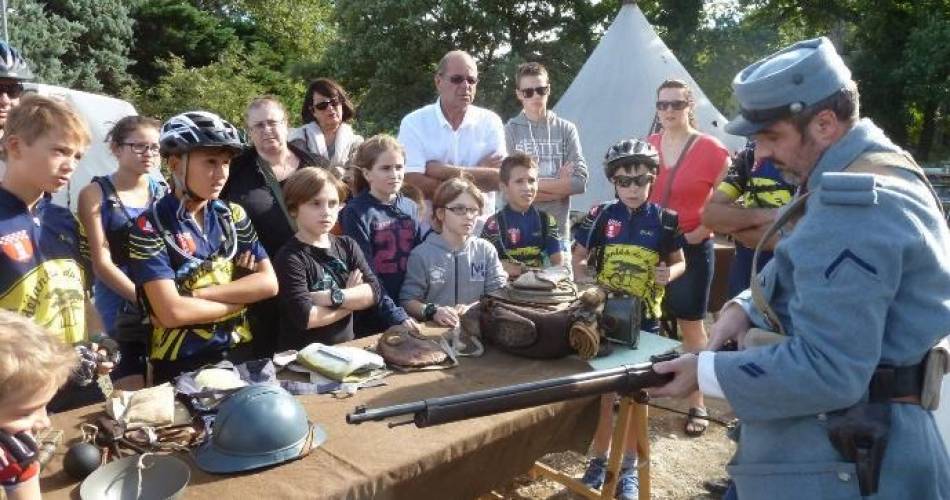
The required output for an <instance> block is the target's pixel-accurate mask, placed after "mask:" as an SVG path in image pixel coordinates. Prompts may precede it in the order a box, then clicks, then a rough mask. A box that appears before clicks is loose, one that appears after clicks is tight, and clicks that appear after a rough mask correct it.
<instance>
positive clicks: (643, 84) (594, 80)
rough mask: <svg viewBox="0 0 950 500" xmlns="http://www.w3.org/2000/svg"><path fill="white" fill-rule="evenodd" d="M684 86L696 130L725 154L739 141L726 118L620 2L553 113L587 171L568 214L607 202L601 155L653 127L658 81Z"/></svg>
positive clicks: (634, 10)
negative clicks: (574, 133) (567, 124)
mask: <svg viewBox="0 0 950 500" xmlns="http://www.w3.org/2000/svg"><path fill="white" fill-rule="evenodd" d="M670 78H678V79H681V80H684V81H686V82H688V83H689V85H690V87H692V89H693V95H694V96H695V98H696V121H697V128H699V130H700V131H702V132H705V133H707V134H711V135H714V136H716V137H717V138H719V140H721V141H722V142H723V143H724V144H726V146H727V147H728V148H729V149H730V151H737V150H739V149H740V148H741V147H742V146H743V145H744V144H745V139H743V138H741V137H736V136H733V135H729V134H727V133H726V132H725V131H724V130H723V126H724V125H725V124H726V122H727V121H728V120H726V118H725V117H723V116H722V114H720V113H719V111H718V110H717V109H716V107H715V106H713V104H712V103H711V102H710V101H709V99H707V98H706V96H705V94H703V91H702V89H700V87H699V85H697V84H696V82H695V81H694V80H693V78H692V77H690V75H689V73H688V72H687V71H686V69H685V68H684V67H683V65H682V64H680V62H679V61H678V60H677V59H676V56H674V55H673V52H671V51H670V49H669V48H668V47H667V46H666V44H664V43H663V40H661V39H660V37H659V36H657V34H656V31H654V30H653V27H652V26H650V23H649V22H648V21H647V19H646V17H644V15H643V12H641V11H640V8H639V7H638V6H637V5H636V3H635V2H625V3H624V5H623V7H622V8H621V9H620V13H619V14H618V15H617V18H616V19H615V20H614V22H613V24H611V25H610V28H609V29H608V30H607V32H606V33H605V34H604V36H603V38H602V39H601V41H600V44H598V45H597V48H596V49H594V52H593V53H592V54H591V55H590V58H589V59H587V62H586V63H584V66H583V67H582V68H581V70H580V72H579V73H578V74H577V77H575V78H574V81H573V82H572V83H571V86H570V87H568V89H567V91H566V92H564V95H563V96H561V99H560V100H559V101H558V103H557V105H556V106H555V107H554V111H555V112H556V113H557V114H558V116H561V117H562V118H565V119H567V120H570V121H572V122H574V124H575V125H577V130H578V133H579V135H580V139H581V146H582V147H583V149H584V157H585V158H586V159H587V164H588V166H589V167H590V169H591V176H590V180H589V182H588V184H587V192H586V193H584V194H583V195H580V196H574V197H573V198H571V200H572V201H571V209H572V210H585V211H586V210H587V209H588V208H590V207H591V206H592V205H593V204H595V203H600V202H603V201H605V200H609V199H612V198H613V196H614V189H613V186H611V185H610V184H609V183H608V182H607V180H606V179H605V178H604V176H603V173H602V169H601V167H602V160H603V157H604V153H605V152H606V151H607V148H608V147H610V145H612V144H614V143H615V142H617V141H618V140H621V139H626V138H631V137H638V138H642V137H646V135H647V134H649V133H650V131H651V127H652V125H653V120H654V116H655V114H656V112H655V103H656V88H657V87H659V86H660V83H662V82H663V81H664V80H667V79H670Z"/></svg>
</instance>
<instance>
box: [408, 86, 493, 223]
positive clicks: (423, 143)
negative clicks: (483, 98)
mask: <svg viewBox="0 0 950 500" xmlns="http://www.w3.org/2000/svg"><path fill="white" fill-rule="evenodd" d="M399 143H400V144H402V146H403V148H405V149H406V172H418V173H425V169H426V162H429V161H433V160H435V161H440V162H443V163H447V164H449V165H455V166H475V165H477V164H478V161H479V160H481V159H482V158H484V157H485V156H487V155H489V154H498V155H501V156H507V154H508V152H507V150H506V148H505V127H504V125H503V124H502V122H501V118H500V117H499V116H498V115H497V114H495V113H494V112H492V111H489V110H487V109H485V108H480V107H478V106H474V105H469V106H468V109H467V110H466V111H465V118H463V119H462V124H461V125H459V128H458V129H456V130H453V129H452V125H451V124H449V122H448V120H446V119H445V115H444V114H443V113H442V107H441V105H440V103H439V101H438V100H436V101H435V103H433V104H429V105H427V106H423V107H421V108H419V109H417V110H415V111H413V112H412V113H409V114H408V115H406V116H405V117H403V119H402V124H400V126H399ZM485 211H486V213H488V214H491V213H494V211H495V193H493V192H489V193H485Z"/></svg>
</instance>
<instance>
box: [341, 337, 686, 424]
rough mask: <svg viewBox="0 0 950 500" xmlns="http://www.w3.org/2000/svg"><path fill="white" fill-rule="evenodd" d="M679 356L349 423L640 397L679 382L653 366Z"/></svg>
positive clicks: (361, 413) (406, 406)
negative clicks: (602, 396)
mask: <svg viewBox="0 0 950 500" xmlns="http://www.w3.org/2000/svg"><path fill="white" fill-rule="evenodd" d="M677 356H679V355H678V354H677V353H675V352H670V353H666V354H660V355H658V356H652V357H651V358H650V362H649V363H640V364H636V365H623V366H619V367H617V368H611V369H608V370H598V371H593V372H587V373H579V374H576V375H568V376H566V377H559V378H553V379H548V380H540V381H538V382H527V383H524V384H517V385H510V386H506V387H498V388H495V389H486V390H481V391H475V392H468V393H464V394H455V395H451V396H443V397H438V398H431V399H424V400H422V401H414V402H411V403H403V404H398V405H392V406H384V407H381V408H367V407H366V406H365V405H361V406H358V407H356V409H355V410H354V411H353V413H349V414H347V416H346V422H347V423H349V424H360V423H363V422H367V421H378V420H383V419H386V418H391V417H400V416H403V415H412V419H411V420H404V421H400V422H391V423H390V424H389V426H390V427H395V426H397V425H405V424H412V423H414V424H416V427H429V426H432V425H440V424H445V423H449V422H456V421H459V420H466V419H470V418H476V417H484V416H486V415H494V414H496V413H504V412H508V411H514V410H520V409H523V408H530V407H533V406H541V405H546V404H549V403H557V402H560V401H567V400H570V399H576V398H582V397H585V396H595V395H599V394H609V393H612V392H618V393H620V394H624V395H628V394H631V395H636V394H637V393H639V392H640V391H642V390H643V389H645V388H648V387H659V386H662V385H665V384H666V383H667V382H669V381H670V380H673V374H671V373H667V374H659V373H656V372H655V371H653V364H654V363H659V362H661V361H669V360H672V359H675V358H676V357H677Z"/></svg>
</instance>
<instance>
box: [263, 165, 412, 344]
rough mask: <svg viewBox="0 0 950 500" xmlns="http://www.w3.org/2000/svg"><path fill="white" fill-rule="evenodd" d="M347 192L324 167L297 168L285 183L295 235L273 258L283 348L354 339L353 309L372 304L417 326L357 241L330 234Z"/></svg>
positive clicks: (391, 318)
mask: <svg viewBox="0 0 950 500" xmlns="http://www.w3.org/2000/svg"><path fill="white" fill-rule="evenodd" d="M344 191H345V188H344V187H343V184H342V183H341V182H340V181H339V180H337V178H336V177H334V176H333V174H331V173H329V172H328V171H326V170H324V169H320V168H305V169H300V170H297V171H296V172H294V173H293V174H292V175H291V176H290V178H288V179H287V181H286V182H285V183H284V199H285V200H286V202H287V211H288V212H289V213H290V215H291V217H293V218H294V220H295V221H296V223H297V233H296V234H295V235H294V237H293V238H291V239H290V241H288V242H287V243H286V244H285V245H284V246H283V248H281V249H280V251H279V252H278V253H277V257H276V258H275V259H274V267H275V269H276V270H277V280H278V282H279V285H280V291H279V292H278V302H279V303H280V312H281V321H280V335H279V336H278V342H277V344H278V348H280V349H282V350H283V349H297V350H299V349H302V348H303V347H306V346H307V345H308V344H310V343H313V342H320V343H323V344H338V343H340V342H346V341H348V340H352V339H353V336H354V335H353V313H354V312H356V311H365V310H369V309H371V308H375V309H374V311H375V312H376V314H377V315H379V317H380V320H381V321H382V322H383V323H384V324H387V325H397V324H400V323H402V324H404V325H405V326H407V327H410V328H413V327H415V323H414V322H413V321H412V320H411V319H410V318H409V317H408V316H407V315H406V312H405V311H404V310H403V309H402V308H400V307H397V306H396V305H395V304H394V303H393V301H392V299H391V298H389V296H388V295H387V294H386V292H385V290H384V289H383V286H382V285H381V284H380V282H379V279H377V278H376V275H375V274H374V273H373V271H372V269H371V268H370V266H369V264H368V263H367V262H366V258H365V257H364V256H363V252H362V250H360V247H359V245H358V244H357V243H356V242H355V241H354V240H353V239H352V238H350V237H349V236H336V235H333V234H330V229H331V228H333V226H334V225H335V224H336V221H337V216H338V215H339V212H340V208H341V206H342V205H341V203H340V199H341V198H342V195H343V193H344Z"/></svg>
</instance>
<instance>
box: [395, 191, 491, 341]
mask: <svg viewBox="0 0 950 500" xmlns="http://www.w3.org/2000/svg"><path fill="white" fill-rule="evenodd" d="M484 204H485V202H484V200H483V198H482V192H481V191H480V190H479V189H478V187H476V186H475V184H474V183H473V182H472V181H471V180H469V179H467V178H462V177H460V178H455V179H449V180H447V181H445V182H443V183H442V184H441V185H440V186H439V187H438V188H437V189H436V191H435V195H434V196H433V198H432V209H433V212H432V227H433V229H434V230H435V233H434V234H430V235H429V236H428V237H427V238H426V240H425V241H424V242H422V244H420V245H419V246H417V247H416V248H414V249H413V250H412V253H411V254H409V263H408V266H407V267H408V269H407V271H406V281H405V282H404V283H403V285H402V290H401V291H400V292H399V301H400V303H402V305H403V307H405V308H406V311H408V312H409V314H411V315H413V316H414V317H415V318H416V319H419V320H422V321H435V322H436V323H438V324H439V325H442V326H451V327H454V326H456V325H458V324H459V318H460V317H461V315H462V314H464V313H465V311H466V310H467V309H468V307H470V306H471V305H473V304H474V303H475V302H477V301H478V299H479V298H481V297H482V296H483V295H485V294H486V293H488V292H491V291H494V290H497V289H499V288H501V287H503V286H505V284H506V283H507V281H508V275H507V273H505V270H504V269H503V268H502V266H501V261H500V260H499V259H498V252H496V251H495V247H493V246H492V244H491V243H489V242H487V241H485V240H483V239H481V238H478V237H475V236H474V235H473V233H474V230H475V224H476V219H477V217H478V214H480V213H481V211H482V208H483V207H484Z"/></svg>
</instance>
